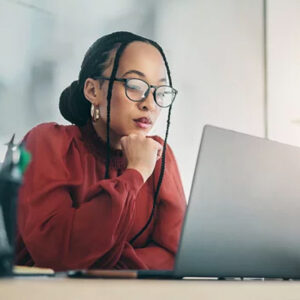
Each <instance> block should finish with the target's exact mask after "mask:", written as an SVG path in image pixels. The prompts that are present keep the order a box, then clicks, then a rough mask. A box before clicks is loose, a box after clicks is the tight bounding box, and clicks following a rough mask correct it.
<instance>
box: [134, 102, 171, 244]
mask: <svg viewBox="0 0 300 300" xmlns="http://www.w3.org/2000/svg"><path fill="white" fill-rule="evenodd" d="M171 111H172V105H171V106H170V107H169V111H168V120H167V129H166V134H165V140H164V145H163V152H162V156H161V169H160V174H159V179H158V183H157V187H156V190H155V193H154V198H153V206H152V211H151V214H150V217H149V219H148V221H147V223H146V224H145V226H144V227H143V228H142V229H141V230H140V231H139V232H138V233H137V234H136V235H135V236H134V237H133V238H132V239H131V240H130V243H131V244H132V243H134V242H135V240H136V239H137V238H138V237H139V236H140V235H142V233H143V232H144V231H145V230H146V228H147V227H148V226H149V224H150V223H151V221H152V219H153V216H154V211H155V207H156V203H157V197H158V193H159V190H160V187H161V184H162V180H163V177H164V172H165V165H166V164H165V161H166V149H167V139H168V135H169V127H170V119H171Z"/></svg>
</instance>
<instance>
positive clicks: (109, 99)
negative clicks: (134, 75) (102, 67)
mask: <svg viewBox="0 0 300 300" xmlns="http://www.w3.org/2000/svg"><path fill="white" fill-rule="evenodd" d="M128 44H129V42H127V43H126V42H125V43H122V44H121V46H120V47H119V49H118V50H117V53H116V56H115V61H114V66H113V69H112V72H111V76H110V80H109V85H108V91H107V112H106V113H107V115H106V117H107V122H106V164H105V178H106V179H107V178H109V165H110V134H109V129H110V108H111V96H112V88H113V84H114V79H115V77H116V74H117V70H118V67H119V62H120V58H121V55H122V53H123V51H124V50H125V48H126V46H127V45H128Z"/></svg>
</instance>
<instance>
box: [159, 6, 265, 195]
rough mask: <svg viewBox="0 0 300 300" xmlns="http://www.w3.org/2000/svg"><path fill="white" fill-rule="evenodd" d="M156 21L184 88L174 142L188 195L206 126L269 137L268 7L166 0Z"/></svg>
mask: <svg viewBox="0 0 300 300" xmlns="http://www.w3.org/2000/svg"><path fill="white" fill-rule="evenodd" d="M157 19H158V22H159V23H158V25H157V26H156V28H157V36H158V39H159V40H160V41H161V43H162V44H163V46H164V48H165V49H166V53H167V56H168V58H169V61H170V65H171V67H172V70H173V80H174V86H176V87H177V88H178V90H179V94H178V98H177V99H176V104H175V105H174V113H173V117H172V122H171V129H170V139H169V143H170V144H171V146H172V148H173V149H174V152H175V154H176V157H177V160H178V164H179V167H180V170H181V174H182V180H183V184H184V188H185V192H186V195H187V196H188V195H189V192H190V186H191V182H192V176H193V171H194V167H195V162H196V155H197V151H198V146H199V142H200V137H201V133H202V127H203V125H204V124H206V123H209V124H213V125H217V126H221V127H226V128H230V129H235V130H238V131H242V132H246V133H250V134H254V135H258V136H263V135H264V119H263V116H264V111H263V110H264V97H263V96H264V84H263V82H264V80H263V72H264V69H263V5H262V1H260V0H251V1H249V0H226V1H224V0H200V1H199V0H187V1H167V0H165V1H164V2H163V4H162V5H160V8H159V16H158V18H157ZM161 128H164V126H163V125H162V126H161ZM161 132H163V131H161Z"/></svg>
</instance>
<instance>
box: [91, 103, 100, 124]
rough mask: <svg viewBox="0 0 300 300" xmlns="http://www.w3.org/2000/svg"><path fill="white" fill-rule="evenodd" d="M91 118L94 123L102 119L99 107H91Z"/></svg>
mask: <svg viewBox="0 0 300 300" xmlns="http://www.w3.org/2000/svg"><path fill="white" fill-rule="evenodd" d="M91 117H92V120H93V122H97V121H98V120H99V119H100V107H99V105H94V104H92V105H91Z"/></svg>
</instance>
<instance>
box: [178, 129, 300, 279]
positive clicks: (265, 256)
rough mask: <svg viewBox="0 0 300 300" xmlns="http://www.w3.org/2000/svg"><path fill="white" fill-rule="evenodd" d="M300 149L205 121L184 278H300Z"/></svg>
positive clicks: (183, 249)
mask: <svg viewBox="0 0 300 300" xmlns="http://www.w3.org/2000/svg"><path fill="white" fill-rule="evenodd" d="M299 228H300V148H298V147H294V146H289V145H285V144H281V143H278V142H274V141H270V140H267V139H263V138H258V137H254V136H250V135H246V134H242V133H238V132H234V131H230V130H225V129H222V128H217V127H213V126H208V125H207V126H205V128H204V130H203V135H202V141H201V145H200V150H199V153H198V158H197V164H196V168H195V173H194V179H193V183H192V189H191V194H190V199H189V206H188V209H187V213H186V217H185V221H184V225H183V230H182V235H181V242H180V246H179V249H178V253H177V258H176V266H175V274H176V275H177V276H201V277H277V278H300V231H299V230H300V229H299Z"/></svg>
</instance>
